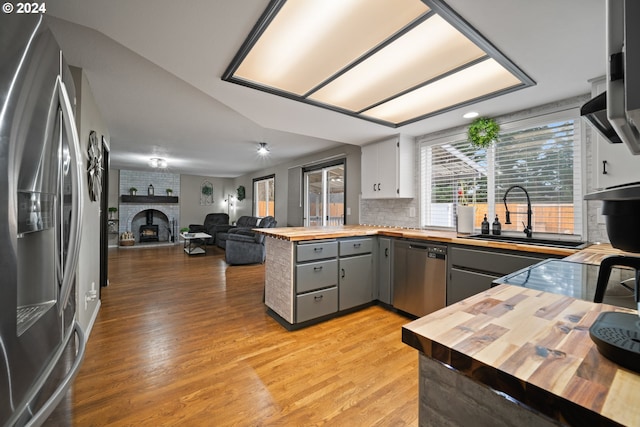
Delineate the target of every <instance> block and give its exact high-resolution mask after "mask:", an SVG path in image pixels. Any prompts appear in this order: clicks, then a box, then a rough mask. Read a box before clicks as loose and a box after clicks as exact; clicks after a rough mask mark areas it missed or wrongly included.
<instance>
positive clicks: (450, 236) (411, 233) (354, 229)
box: [256, 225, 578, 256]
mask: <svg viewBox="0 0 640 427" xmlns="http://www.w3.org/2000/svg"><path fill="white" fill-rule="evenodd" d="M256 231H258V232H260V233H263V234H265V235H267V236H270V237H273V238H276V239H282V240H288V241H292V242H299V241H303V240H321V239H336V238H340V237H358V236H389V237H399V238H406V239H417V240H429V241H433V242H444V243H456V244H460V245H469V246H483V247H488V248H494V249H508V250H514V251H525V252H536V253H543V254H551V255H561V256H569V255H573V254H575V253H576V252H578V250H577V249H565V248H554V247H550V246H536V245H525V244H521V243H507V242H492V241H484V240H473V239H467V238H464V237H460V236H458V235H457V234H456V232H455V231H439V230H416V229H411V228H400V227H377V226H370V225H343V226H335V227H279V228H258V229H256Z"/></svg>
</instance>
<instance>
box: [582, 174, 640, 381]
mask: <svg viewBox="0 0 640 427" xmlns="http://www.w3.org/2000/svg"><path fill="white" fill-rule="evenodd" d="M585 200H602V214H603V215H604V217H605V223H606V227H607V234H608V235H609V240H610V242H611V245H612V246H613V247H614V248H617V249H620V250H623V251H626V252H633V253H639V256H628V255H615V256H610V257H607V258H605V259H603V260H602V262H601V263H600V271H599V273H598V282H597V286H596V293H595V295H594V299H593V301H594V302H602V300H603V296H604V294H605V292H606V289H607V284H608V282H609V276H610V274H611V269H612V268H613V267H614V266H624V267H629V268H631V269H635V302H636V305H637V308H638V309H639V310H638V311H639V312H640V225H639V224H638V218H640V215H639V214H640V183H632V184H627V185H622V186H617V187H612V188H609V189H606V190H603V191H599V192H596V193H591V194H587V195H586V196H585ZM589 335H590V336H591V339H592V340H593V341H594V342H595V343H596V345H597V346H598V350H599V351H600V353H602V354H603V355H604V356H605V357H607V358H609V359H611V360H612V361H614V362H616V363H619V364H620V365H622V366H624V367H626V368H629V369H632V370H634V371H636V372H640V317H638V315H636V314H631V313H620V312H604V313H602V314H600V316H598V319H597V320H596V322H595V323H594V324H593V326H591V328H590V329H589Z"/></svg>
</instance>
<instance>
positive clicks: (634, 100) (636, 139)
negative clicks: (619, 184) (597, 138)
mask: <svg viewBox="0 0 640 427" xmlns="http://www.w3.org/2000/svg"><path fill="white" fill-rule="evenodd" d="M639 21H640V2H639V1H637V0H607V58H608V62H609V63H608V67H607V90H606V92H604V93H602V94H600V95H598V96H597V97H595V98H593V99H592V100H590V101H589V102H587V103H586V104H585V105H584V106H583V107H582V109H581V111H580V113H581V114H582V116H584V117H585V118H586V119H587V120H588V121H589V122H590V123H591V124H592V125H593V126H594V127H595V128H596V130H598V132H600V133H601V134H602V136H603V137H604V138H606V139H607V140H609V141H610V142H612V143H622V142H624V143H625V144H626V145H627V147H629V150H630V151H631V153H633V154H635V155H637V154H640V131H639V128H640V25H638V22H639Z"/></svg>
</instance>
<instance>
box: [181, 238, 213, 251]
mask: <svg viewBox="0 0 640 427" xmlns="http://www.w3.org/2000/svg"><path fill="white" fill-rule="evenodd" d="M180 236H181V237H182V238H183V239H184V252H185V253H187V254H189V255H197V254H206V253H207V247H206V245H205V239H209V238H211V235H210V234H207V233H180Z"/></svg>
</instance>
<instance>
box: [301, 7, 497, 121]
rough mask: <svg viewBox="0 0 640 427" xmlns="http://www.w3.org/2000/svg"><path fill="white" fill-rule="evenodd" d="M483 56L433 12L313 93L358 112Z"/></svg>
mask: <svg viewBox="0 0 640 427" xmlns="http://www.w3.org/2000/svg"><path fill="white" fill-rule="evenodd" d="M418 47H419V48H418ZM483 56H486V54H485V53H484V51H483V50H482V49H480V48H479V47H478V46H476V45H475V44H474V43H473V42H471V40H469V39H468V38H466V37H465V36H464V35H463V34H462V33H460V31H458V30H456V29H455V28H454V27H453V26H451V25H450V24H449V23H447V22H446V21H445V20H444V19H442V18H441V17H439V16H436V15H434V16H432V17H430V18H429V19H427V20H426V21H425V22H423V23H422V24H420V25H419V26H417V27H416V28H414V29H413V30H411V31H409V32H407V33H406V34H405V35H404V36H402V37H401V38H399V39H398V40H396V41H394V42H393V43H391V44H389V45H388V46H386V47H385V48H383V49H381V50H380V51H378V52H377V53H375V54H374V55H372V56H371V57H370V58H368V59H367V60H366V61H363V62H361V63H360V64H358V65H357V66H355V67H354V68H352V69H350V70H349V71H347V72H346V73H345V74H343V75H341V76H340V77H338V78H337V79H335V80H334V81H332V82H331V83H329V84H328V85H326V86H325V87H323V88H321V89H320V90H318V91H317V92H315V93H314V94H312V95H311V96H309V98H310V99H313V100H316V101H319V102H323V103H325V104H332V105H337V106H339V107H341V108H345V109H347V110H351V111H354V112H357V111H360V110H363V109H365V108H367V107H371V106H372V105H374V104H376V103H378V102H380V101H384V100H385V99H387V98H390V97H392V96H394V95H396V94H398V93H400V92H403V91H406V90H407V89H410V88H412V87H414V86H417V85H420V84H422V83H425V82H427V81H429V80H432V79H434V78H436V77H437V76H439V75H441V74H444V73H447V72H449V71H451V70H454V69H456V68H458V67H461V66H463V65H465V64H468V63H470V62H472V61H474V60H476V59H478V58H481V57H483Z"/></svg>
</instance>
